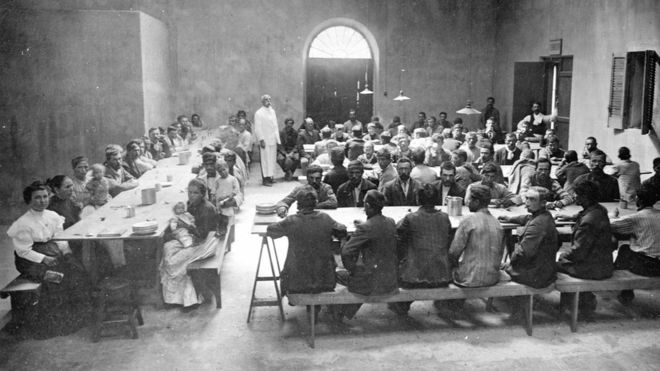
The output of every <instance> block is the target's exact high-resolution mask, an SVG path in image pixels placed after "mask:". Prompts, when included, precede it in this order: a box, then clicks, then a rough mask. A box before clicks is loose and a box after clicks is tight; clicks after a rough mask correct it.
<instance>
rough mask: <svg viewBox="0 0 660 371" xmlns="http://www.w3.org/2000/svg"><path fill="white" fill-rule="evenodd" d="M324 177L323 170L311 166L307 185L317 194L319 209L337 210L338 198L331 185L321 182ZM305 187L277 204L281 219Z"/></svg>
mask: <svg viewBox="0 0 660 371" xmlns="http://www.w3.org/2000/svg"><path fill="white" fill-rule="evenodd" d="M322 177H323V169H322V168H321V167H320V166H317V165H311V166H310V167H309V168H308V169H307V184H308V185H310V186H311V187H312V188H313V189H314V190H315V191H316V194H317V197H318V203H317V204H316V208H317V209H336V208H337V197H335V193H334V192H332V187H330V185H329V184H326V183H323V182H321V178H322ZM304 187H305V186H304V185H301V186H298V187H296V188H294V189H293V191H291V193H289V194H288V195H287V196H286V197H284V198H283V199H282V200H281V201H280V202H278V203H277V215H278V216H279V217H280V218H284V217H285V216H286V214H287V213H288V212H289V207H291V205H293V203H294V202H296V195H297V194H298V192H300V191H301V190H303V188H304Z"/></svg>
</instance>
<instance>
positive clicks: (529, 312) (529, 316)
mask: <svg viewBox="0 0 660 371" xmlns="http://www.w3.org/2000/svg"><path fill="white" fill-rule="evenodd" d="M525 309H526V310H525V312H526V313H525V330H526V331H527V335H529V336H532V321H533V319H534V295H529V297H528V299H527V304H526V305H525Z"/></svg>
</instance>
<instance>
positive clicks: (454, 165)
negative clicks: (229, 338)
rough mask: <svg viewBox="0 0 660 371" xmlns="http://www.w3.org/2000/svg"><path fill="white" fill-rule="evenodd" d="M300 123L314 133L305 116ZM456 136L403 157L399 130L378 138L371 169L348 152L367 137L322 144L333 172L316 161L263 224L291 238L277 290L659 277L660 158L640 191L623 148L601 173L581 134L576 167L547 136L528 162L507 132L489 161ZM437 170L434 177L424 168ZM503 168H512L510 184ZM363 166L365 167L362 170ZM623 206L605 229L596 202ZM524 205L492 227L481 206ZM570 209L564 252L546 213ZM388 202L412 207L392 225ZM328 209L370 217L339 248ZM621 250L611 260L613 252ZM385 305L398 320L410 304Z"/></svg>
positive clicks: (585, 307)
mask: <svg viewBox="0 0 660 371" xmlns="http://www.w3.org/2000/svg"><path fill="white" fill-rule="evenodd" d="M306 123H307V124H310V125H309V126H310V127H309V128H310V129H311V123H312V122H311V120H309V122H306ZM305 130H307V129H305ZM324 130H325V129H324ZM327 132H328V131H327V130H326V134H325V135H326V136H327ZM461 132H462V130H457V131H456V132H455V133H453V134H452V138H451V140H452V141H459V142H460V143H459V144H458V145H455V144H452V145H454V146H455V147H456V148H455V149H454V150H452V151H448V150H447V149H445V148H444V145H445V143H446V142H447V141H448V140H447V139H445V137H444V136H442V135H433V136H432V137H430V138H427V139H425V140H422V141H419V143H425V145H424V144H422V145H420V146H417V147H415V148H412V149H411V148H410V142H409V141H408V140H407V139H408V138H406V137H405V135H403V134H404V133H402V135H401V137H400V138H398V144H397V145H396V147H397V148H396V149H394V150H390V147H389V146H388V144H391V143H392V142H391V141H389V142H388V141H387V139H385V141H384V142H385V143H384V144H383V141H381V142H380V143H381V146H382V147H381V148H380V149H379V150H377V151H376V152H375V158H376V159H375V161H374V163H371V162H369V161H367V162H365V161H364V160H365V157H367V156H364V154H365V153H366V154H367V155H368V156H370V154H369V153H367V152H366V151H365V153H360V154H358V155H356V154H355V153H353V152H352V151H351V149H352V147H349V143H351V141H352V142H354V143H360V142H364V143H365V144H367V143H369V141H370V140H369V139H368V138H366V136H368V135H369V134H366V135H365V139H362V138H359V137H358V136H357V134H359V133H358V131H357V130H356V131H355V134H356V135H355V136H354V137H353V138H351V139H348V142H347V144H346V147H345V148H343V149H341V148H337V147H338V146H330V148H329V156H326V157H328V158H329V159H330V161H331V163H332V165H333V167H332V168H331V169H330V170H329V171H327V173H325V175H324V170H323V168H322V167H321V166H319V165H317V164H314V163H313V162H312V165H310V166H308V167H307V169H306V174H307V183H308V184H306V185H302V186H298V187H296V188H295V189H294V190H293V191H292V192H291V193H290V194H289V195H287V196H286V197H285V198H284V199H283V200H281V201H280V202H279V203H278V204H277V213H278V215H280V217H283V218H285V219H283V220H282V221H281V222H279V223H276V224H274V225H272V226H270V227H269V234H270V235H271V236H272V237H274V238H277V237H281V236H287V237H288V238H289V253H288V255H287V260H286V262H285V265H284V270H283V272H282V289H283V292H284V293H314V292H321V291H332V290H334V287H335V282H339V283H340V284H345V285H347V286H348V289H349V291H351V292H355V293H359V294H363V295H380V294H387V293H391V292H395V291H396V290H397V289H398V288H399V287H419V288H430V287H442V286H446V285H447V284H448V283H449V282H453V283H455V284H457V285H459V286H464V287H476V286H489V285H494V284H496V283H497V282H498V280H499V277H500V275H499V271H500V268H503V269H505V270H506V271H507V272H508V273H509V275H510V276H511V279H512V280H514V281H517V282H520V283H523V284H526V285H529V286H532V287H536V288H540V287H546V286H548V285H549V284H551V283H552V282H554V280H555V278H556V272H557V271H561V272H565V273H567V274H569V275H572V276H575V277H579V278H586V279H605V278H608V277H610V276H611V275H612V272H613V270H614V269H629V270H631V271H632V272H634V273H637V274H642V275H650V276H658V275H660V210H658V209H654V208H653V205H654V204H655V203H656V202H657V201H659V200H660V187H659V185H660V158H657V159H655V160H654V161H653V169H654V171H655V174H654V175H653V176H652V177H651V178H650V179H648V180H646V181H645V182H644V183H640V182H639V176H640V175H639V165H638V164H637V163H636V162H634V161H631V160H630V157H631V156H630V151H629V150H628V148H626V147H622V148H621V149H620V150H619V158H620V159H621V162H619V163H616V164H614V166H613V169H614V171H615V175H616V177H615V176H611V175H608V174H606V173H605V172H604V171H603V169H604V167H605V165H606V163H607V162H608V161H609V158H608V156H607V155H606V154H605V153H604V152H603V151H601V150H600V149H598V148H597V143H596V140H595V138H592V137H590V138H587V141H586V146H585V150H584V152H583V153H582V159H581V160H579V159H578V155H577V152H576V151H564V150H562V149H560V148H559V140H558V139H557V137H556V136H554V135H550V136H548V137H545V138H543V139H545V146H544V147H542V148H541V150H540V151H539V153H538V154H537V155H535V154H534V153H533V152H532V151H530V150H529V148H525V147H524V145H523V146H521V145H520V142H519V141H518V136H517V135H516V134H515V133H511V134H507V135H506V136H505V146H504V147H502V148H501V149H500V150H498V151H497V152H495V153H493V150H492V144H491V143H489V141H487V140H485V139H487V138H485V137H484V136H483V135H481V134H479V133H467V135H465V137H464V138H463V140H464V141H462V142H461V141H460V139H456V138H460V133H461ZM384 133H385V132H384ZM335 134H336V133H335ZM420 135H421V136H422V138H424V136H423V134H420ZM383 137H385V138H388V135H387V134H385V135H384V136H383V135H381V139H382V138H383ZM416 139H417V138H416ZM331 142H332V141H331V140H327V143H331ZM401 144H403V145H401ZM523 144H524V143H523ZM326 147H328V146H326ZM475 147H476V148H475ZM364 148H365V149H366V148H368V144H367V145H365V146H364ZM361 155H362V157H360V156H361ZM348 156H351V157H349V158H348V159H345V157H348ZM469 156H472V157H471V158H470V157H469ZM319 157H320V156H319ZM346 163H347V165H346V166H345V164H346ZM438 165H439V167H440V170H439V174H438V173H437V172H436V170H435V169H433V168H432V167H435V166H438ZM501 165H512V171H511V174H510V175H509V179H508V183H507V182H506V181H505V180H504V178H503V174H502V170H501ZM553 166H557V167H558V169H557V171H556V177H557V179H554V178H553V177H551V169H552V167H553ZM365 169H370V171H369V172H368V174H367V171H365ZM448 196H453V197H461V198H464V202H465V205H466V206H468V208H469V210H470V211H471V214H470V215H469V216H467V217H465V218H464V219H463V220H462V221H461V223H460V225H459V226H458V228H457V230H456V231H455V232H452V231H451V227H450V225H449V219H448V216H447V214H445V213H444V212H442V211H440V210H439V209H437V208H436V207H435V206H437V205H446V200H447V197H448ZM619 199H620V200H624V201H629V202H631V204H632V203H636V204H637V208H638V212H636V213H634V214H632V215H630V216H626V217H624V218H621V219H617V220H614V221H612V222H611V223H610V220H609V217H608V214H607V210H606V209H605V208H604V207H603V206H601V205H600V204H599V202H610V201H615V200H619ZM294 202H298V213H297V214H295V215H290V216H287V214H288V209H289V207H290V206H291V205H292V204H293V203H294ZM523 203H524V204H525V206H526V209H527V211H528V212H529V214H526V215H520V216H515V217H501V218H500V220H499V221H498V220H497V219H496V218H495V217H493V216H492V215H491V214H490V212H489V211H488V207H489V206H490V207H509V206H513V205H521V204H523ZM572 203H577V204H578V205H580V206H581V207H582V211H580V213H579V214H577V215H563V214H559V215H558V216H559V217H561V218H565V219H573V220H575V224H574V226H573V230H572V236H571V243H570V245H569V244H565V246H564V247H563V248H561V249H560V246H561V244H560V242H559V237H558V233H557V228H556V226H555V222H554V217H553V215H552V214H550V212H549V210H552V209H561V208H563V207H564V206H567V205H570V204H572ZM385 206H420V208H419V209H418V210H417V211H415V212H412V213H410V214H409V215H408V216H406V217H405V218H404V219H402V220H400V221H398V222H395V221H394V220H392V219H390V218H387V217H385V216H383V215H382V213H381V210H382V208H383V207H385ZM631 206H632V205H631ZM336 207H364V209H365V212H366V214H367V220H366V221H364V222H359V223H358V222H356V230H355V232H354V233H353V234H352V235H351V236H350V238H349V239H348V240H347V241H346V238H347V234H346V227H345V226H343V225H341V224H339V223H337V222H336V221H334V220H332V218H330V217H328V216H327V215H325V214H323V213H322V212H320V211H315V210H314V209H333V208H336ZM500 221H502V222H513V223H518V224H520V225H524V226H525V227H524V228H523V232H522V234H521V235H519V236H518V242H517V243H515V246H510V247H506V246H507V244H506V243H505V238H504V234H503V231H502V227H501V225H500ZM317 231H324V232H323V233H317ZM333 236H334V237H336V238H338V239H340V241H341V246H342V247H341V258H342V262H343V266H344V269H345V270H338V271H337V272H336V274H335V272H334V271H335V264H334V260H333V259H332V256H333V252H332V251H333V248H332V237H333ZM617 239H620V240H627V239H630V243H629V244H626V245H622V246H621V247H619V244H618V241H617ZM505 248H508V249H509V251H508V253H509V254H508V255H509V260H508V261H506V262H505V263H502V261H503V259H502V258H503V251H504V249H505ZM617 249H618V254H617V259H616V261H613V258H612V256H613V255H612V253H613V251H614V250H617ZM335 250H336V249H335ZM558 252H559V255H558V259H557V254H558ZM312 267H313V269H312ZM324 269H325V270H324ZM312 270H313V272H312ZM633 297H634V294H633V293H632V292H631V291H626V292H622V293H621V294H620V296H619V300H620V301H621V302H622V303H626V304H627V303H629V302H630V301H631V300H632V298H633ZM567 300H568V298H565V297H562V300H561V305H560V308H567V307H568V303H567ZM455 304H456V303H453V305H455ZM513 304H514V305H513V308H514V313H513V314H512V315H513V316H514V317H518V316H519V315H520V312H519V308H520V306H519V305H517V303H515V302H514V303H513ZM389 307H390V309H392V310H393V311H395V312H397V313H399V314H403V313H406V312H407V310H408V309H409V308H410V303H403V304H402V303H398V304H391V305H390V306H389ZM579 307H580V313H581V316H584V317H585V318H589V317H591V316H592V314H593V312H594V310H595V308H596V298H595V296H594V295H593V294H592V293H581V294H580V299H579ZM358 308H359V305H344V306H334V307H332V308H330V309H329V313H330V314H331V316H332V317H333V318H335V319H341V318H343V317H347V318H351V317H352V316H353V315H354V314H355V312H356V311H357V309H358Z"/></svg>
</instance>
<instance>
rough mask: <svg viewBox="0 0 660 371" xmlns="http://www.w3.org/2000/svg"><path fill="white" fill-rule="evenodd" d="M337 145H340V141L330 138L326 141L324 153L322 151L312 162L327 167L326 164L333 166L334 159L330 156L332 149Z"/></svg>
mask: <svg viewBox="0 0 660 371" xmlns="http://www.w3.org/2000/svg"><path fill="white" fill-rule="evenodd" d="M337 147H339V143H338V142H337V141H336V140H334V139H330V140H328V141H327V142H326V143H325V150H324V151H323V153H321V154H320V155H319V156H318V157H317V158H316V159H315V160H314V161H313V162H312V164H314V165H319V166H321V167H323V168H325V166H331V165H332V159H331V158H330V153H331V152H332V150H333V149H334V148H337ZM342 151H343V148H342Z"/></svg>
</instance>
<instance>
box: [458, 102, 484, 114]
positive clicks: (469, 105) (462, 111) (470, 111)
mask: <svg viewBox="0 0 660 371" xmlns="http://www.w3.org/2000/svg"><path fill="white" fill-rule="evenodd" d="M456 113H460V114H461V115H478V114H480V113H481V111H479V110H476V109H474V108H472V101H471V100H469V101H467V104H466V105H465V107H463V108H461V109H459V110H458V111H456Z"/></svg>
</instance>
